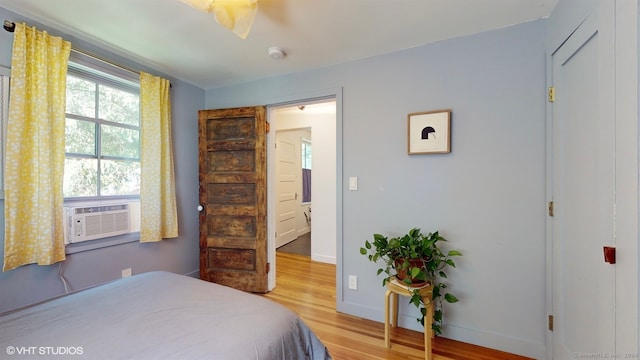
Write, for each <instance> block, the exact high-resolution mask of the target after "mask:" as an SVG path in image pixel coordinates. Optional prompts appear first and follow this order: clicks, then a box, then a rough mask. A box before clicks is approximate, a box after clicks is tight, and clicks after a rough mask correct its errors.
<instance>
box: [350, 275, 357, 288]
mask: <svg viewBox="0 0 640 360" xmlns="http://www.w3.org/2000/svg"><path fill="white" fill-rule="evenodd" d="M349 289H351V290H358V277H357V276H355V275H349Z"/></svg>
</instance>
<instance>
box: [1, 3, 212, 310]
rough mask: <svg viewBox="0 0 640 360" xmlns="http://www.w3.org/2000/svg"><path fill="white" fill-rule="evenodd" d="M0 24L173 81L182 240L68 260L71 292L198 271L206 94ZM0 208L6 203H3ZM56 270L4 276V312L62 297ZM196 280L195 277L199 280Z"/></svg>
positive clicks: (5, 41) (6, 38) (7, 40)
mask: <svg viewBox="0 0 640 360" xmlns="http://www.w3.org/2000/svg"><path fill="white" fill-rule="evenodd" d="M0 19H3V20H4V19H10V20H14V21H25V22H27V23H28V24H29V25H35V26H37V27H38V28H39V29H43V30H47V31H48V32H49V33H51V34H54V35H61V36H63V37H64V38H65V39H67V40H69V41H71V42H72V44H73V45H74V46H75V47H78V48H80V49H83V50H85V51H88V52H90V53H94V54H97V55H101V56H103V57H105V58H108V59H111V60H112V61H114V62H116V63H118V64H121V65H124V66H127V67H130V68H132V69H136V70H143V71H147V72H150V73H152V74H154V75H159V76H163V77H165V78H167V79H169V80H170V81H171V84H172V88H171V103H172V121H173V122H172V128H173V141H174V162H175V164H174V165H175V177H176V192H177V206H178V221H179V237H178V238H176V239H170V240H164V241H162V242H159V243H153V244H140V243H138V242H133V243H127V244H123V245H116V246H112V247H108V248H103V249H98V250H92V251H86V252H81V253H76V254H72V255H68V256H67V260H66V261H65V262H63V263H61V266H62V272H63V274H64V277H65V278H66V279H67V280H68V282H69V285H70V287H71V289H72V290H79V289H83V288H86V287H90V286H93V285H97V284H100V283H104V282H108V281H111V280H114V279H117V278H120V276H121V270H122V269H125V268H132V271H133V274H137V273H142V272H147V271H152V270H166V271H171V272H175V273H179V274H193V273H194V272H197V271H198V266H199V260H198V253H199V250H198V248H199V246H198V213H197V211H196V210H195V209H196V207H197V205H198V149H197V138H198V124H197V118H198V115H197V112H198V110H200V109H203V108H204V94H205V93H204V90H202V89H200V88H198V87H195V86H192V85H190V84H188V83H185V82H183V81H180V80H179V79H175V78H172V77H170V76H166V75H163V74H162V73H161V72H160V71H156V70H154V69H152V68H149V67H146V66H143V65H141V64H138V63H135V62H134V61H131V60H128V59H126V58H124V57H122V56H117V55H115V54H113V53H109V52H107V51H105V50H103V49H100V48H98V47H96V46H92V45H90V44H87V43H84V42H82V41H79V40H77V39H76V38H74V37H73V36H72V35H69V34H66V35H65V34H63V33H61V32H59V31H57V30H55V29H51V28H47V27H44V26H41V25H40V24H38V23H37V22H35V21H32V20H30V19H25V18H23V17H20V16H18V15H16V14H14V13H12V12H10V11H8V10H6V9H3V8H0ZM12 43H13V34H11V33H8V32H6V31H4V30H0V66H3V67H10V64H11V46H12ZM0 206H4V202H3V201H2V200H0ZM3 249H4V212H3V211H2V212H0V256H2V255H3V252H4V250H3ZM59 266H60V265H58V264H56V265H52V266H36V265H26V266H22V267H20V268H17V269H15V270H11V271H8V272H0V312H2V311H6V310H9V309H13V308H16V307H20V306H23V305H27V304H30V303H33V302H37V301H40V300H43V299H47V298H51V297H54V296H58V295H61V294H63V293H64V286H63V284H62V281H61V280H60V279H59V278H58V270H59ZM196 276H197V275H196Z"/></svg>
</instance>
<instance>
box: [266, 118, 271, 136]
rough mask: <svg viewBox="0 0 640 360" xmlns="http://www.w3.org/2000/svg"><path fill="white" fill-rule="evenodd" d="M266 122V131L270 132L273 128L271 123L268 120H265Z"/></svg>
mask: <svg viewBox="0 0 640 360" xmlns="http://www.w3.org/2000/svg"><path fill="white" fill-rule="evenodd" d="M265 123H266V124H267V125H266V126H265V129H266V132H267V133H268V132H269V130H271V124H269V122H268V121H265Z"/></svg>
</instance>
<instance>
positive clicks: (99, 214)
mask: <svg viewBox="0 0 640 360" xmlns="http://www.w3.org/2000/svg"><path fill="white" fill-rule="evenodd" d="M65 219H66V221H67V223H66V228H65V243H66V244H70V243H77V242H82V241H87V240H95V239H101V238H105V237H109V236H115V235H122V234H127V233H129V204H100V205H95V206H83V207H65Z"/></svg>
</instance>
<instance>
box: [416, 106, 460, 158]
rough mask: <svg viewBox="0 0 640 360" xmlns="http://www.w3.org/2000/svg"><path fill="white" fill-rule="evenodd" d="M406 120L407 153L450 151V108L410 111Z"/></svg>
mask: <svg viewBox="0 0 640 360" xmlns="http://www.w3.org/2000/svg"><path fill="white" fill-rule="evenodd" d="M407 121H408V123H407V130H408V141H407V146H408V147H407V150H408V153H409V155H414V154H447V153H450V152H451V109H445V110H435V111H426V112H416V113H410V114H409V115H408V116H407Z"/></svg>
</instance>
